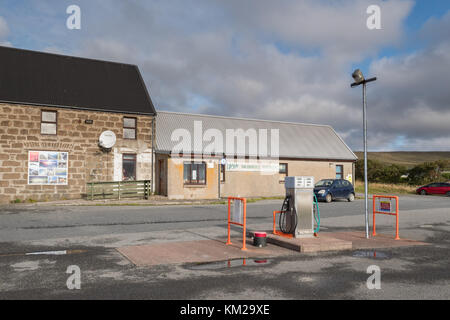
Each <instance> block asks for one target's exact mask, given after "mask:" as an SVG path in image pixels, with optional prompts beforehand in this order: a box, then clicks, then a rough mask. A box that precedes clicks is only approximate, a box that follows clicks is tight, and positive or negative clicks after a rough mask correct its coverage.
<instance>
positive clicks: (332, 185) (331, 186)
mask: <svg viewBox="0 0 450 320" xmlns="http://www.w3.org/2000/svg"><path fill="white" fill-rule="evenodd" d="M314 194H315V195H316V197H317V200H319V201H326V202H331V201H333V200H334V199H347V200H348V201H349V202H351V201H353V200H355V189H354V188H353V185H352V184H351V183H350V182H349V181H347V180H344V179H323V180H320V181H319V182H317V183H316V185H315V186H314Z"/></svg>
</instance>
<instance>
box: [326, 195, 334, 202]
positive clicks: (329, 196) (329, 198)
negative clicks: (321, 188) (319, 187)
mask: <svg viewBox="0 0 450 320" xmlns="http://www.w3.org/2000/svg"><path fill="white" fill-rule="evenodd" d="M331 200H333V199H332V198H331V194H327V196H326V197H325V201H326V202H327V203H330V202H331Z"/></svg>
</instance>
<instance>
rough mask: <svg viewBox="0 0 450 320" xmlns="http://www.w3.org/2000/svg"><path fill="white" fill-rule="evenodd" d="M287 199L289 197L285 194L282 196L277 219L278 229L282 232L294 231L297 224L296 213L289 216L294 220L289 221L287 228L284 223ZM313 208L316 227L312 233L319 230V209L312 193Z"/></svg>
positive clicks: (288, 199) (287, 204) (287, 207)
mask: <svg viewBox="0 0 450 320" xmlns="http://www.w3.org/2000/svg"><path fill="white" fill-rule="evenodd" d="M289 201H290V197H289V196H286V198H284V201H283V204H282V206H281V212H282V213H281V214H280V219H279V227H280V231H281V232H283V233H289V234H290V233H294V231H295V228H296V226H297V215H296V214H294V215H291V218H293V219H294V221H291V225H290V228H289V229H288V226H287V225H286V215H287V214H288V213H289V212H288V211H287V210H289ZM313 210H314V220H315V221H316V225H317V227H316V228H315V229H314V233H318V232H319V230H320V211H319V201H318V200H317V197H316V195H314V201H313ZM292 222H293V223H292Z"/></svg>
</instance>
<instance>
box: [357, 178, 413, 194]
mask: <svg viewBox="0 0 450 320" xmlns="http://www.w3.org/2000/svg"><path fill="white" fill-rule="evenodd" d="M417 188H418V186H411V185H408V184H387V183H374V182H369V194H416V189H417ZM355 192H356V193H364V181H359V180H356V182H355Z"/></svg>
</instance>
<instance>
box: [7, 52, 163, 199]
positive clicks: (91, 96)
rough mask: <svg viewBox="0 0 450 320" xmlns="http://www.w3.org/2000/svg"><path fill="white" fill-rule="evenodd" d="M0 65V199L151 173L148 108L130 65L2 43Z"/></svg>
mask: <svg viewBox="0 0 450 320" xmlns="http://www.w3.org/2000/svg"><path fill="white" fill-rule="evenodd" d="M0 66H1V68H0V70H1V72H0V202H3V203H5V202H11V201H15V200H22V201H24V200H37V201H43V200H44V201H45V200H57V199H73V198H80V197H83V195H84V194H85V193H86V183H87V182H91V181H120V180H151V179H152V177H153V171H152V169H153V161H152V159H153V128H154V126H153V124H154V117H155V115H156V112H155V108H154V106H153V103H152V101H151V99H150V96H149V94H148V92H147V89H146V87H145V84H144V82H143V80H142V77H141V74H140V72H139V69H138V67H137V66H135V65H129V64H123V63H115V62H108V61H100V60H92V59H85V58H78V57H70V56H63V55H56V54H49V53H42V52H35V51H28V50H21V49H15V48H7V47H0ZM105 131H112V132H113V133H114V134H115V136H116V142H115V144H114V146H113V147H112V148H110V149H105V148H101V147H100V146H99V136H100V135H101V134H102V132H105Z"/></svg>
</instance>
